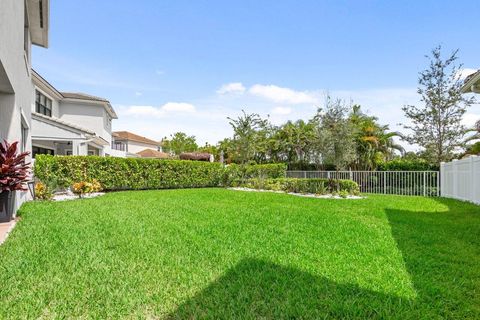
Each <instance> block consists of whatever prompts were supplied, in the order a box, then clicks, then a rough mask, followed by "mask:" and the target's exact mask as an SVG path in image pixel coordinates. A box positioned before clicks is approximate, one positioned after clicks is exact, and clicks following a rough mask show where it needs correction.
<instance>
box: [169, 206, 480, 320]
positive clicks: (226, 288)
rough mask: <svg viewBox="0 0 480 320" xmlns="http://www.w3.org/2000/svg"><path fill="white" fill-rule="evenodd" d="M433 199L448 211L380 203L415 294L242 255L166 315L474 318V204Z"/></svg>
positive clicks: (478, 313) (478, 229) (478, 296)
mask: <svg viewBox="0 0 480 320" xmlns="http://www.w3.org/2000/svg"><path fill="white" fill-rule="evenodd" d="M438 201H439V202H440V203H441V204H443V205H444V206H445V207H448V211H444V212H412V211H403V210H393V209H389V210H387V211H386V215H387V217H388V220H389V223H390V225H391V229H392V235H393V237H394V239H395V241H396V243H397V245H398V247H399V249H400V250H401V252H402V255H403V259H404V262H405V265H406V268H407V270H408V272H409V273H410V276H411V278H412V281H413V283H414V287H415V290H416V293H417V298H416V299H415V300H407V299H405V298H400V297H397V296H392V295H387V294H383V293H380V292H374V291H370V290H366V289H363V288H360V287H358V286H356V285H352V284H343V283H337V282H334V281H332V280H329V279H327V278H324V277H319V276H315V275H312V274H309V273H306V272H303V271H300V270H297V269H294V268H290V267H285V266H280V265H277V264H273V263H271V262H268V261H262V260H258V259H244V260H242V261H241V262H239V263H238V264H237V265H236V266H235V267H234V268H232V269H230V270H229V271H227V272H226V274H225V275H223V276H222V277H220V278H219V279H217V280H216V281H215V282H213V283H212V284H210V285H209V286H208V287H207V288H205V289H204V290H203V291H201V292H199V293H198V294H197V295H196V296H194V297H192V298H191V299H189V300H187V301H185V302H184V303H182V304H181V305H180V306H179V307H178V308H177V309H176V311H175V312H173V313H172V314H170V315H169V317H168V318H172V319H234V318H242V319H244V318H246V319H252V318H266V319H286V318H289V319H292V318H301V319H322V318H344V319H366V318H368V319H371V318H378V319H385V318H388V319H392V318H394V319H440V318H444V319H459V318H461V319H479V318H480V307H479V305H480V303H479V301H480V293H479V292H480V290H479V289H480V288H479V286H480V268H479V267H478V266H479V265H480V264H479V263H480V258H479V256H480V252H479V248H480V240H479V238H480V219H479V218H480V211H479V210H478V209H479V207H478V206H473V205H470V204H463V203H460V202H455V201H451V200H445V199H438Z"/></svg>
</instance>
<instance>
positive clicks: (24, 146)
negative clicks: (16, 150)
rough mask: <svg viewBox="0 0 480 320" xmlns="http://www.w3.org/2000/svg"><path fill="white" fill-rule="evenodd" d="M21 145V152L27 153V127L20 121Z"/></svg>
mask: <svg viewBox="0 0 480 320" xmlns="http://www.w3.org/2000/svg"><path fill="white" fill-rule="evenodd" d="M21 126H22V142H21V143H22V145H21V151H22V152H25V151H27V140H28V127H27V126H26V125H25V124H24V123H23V121H22V124H21Z"/></svg>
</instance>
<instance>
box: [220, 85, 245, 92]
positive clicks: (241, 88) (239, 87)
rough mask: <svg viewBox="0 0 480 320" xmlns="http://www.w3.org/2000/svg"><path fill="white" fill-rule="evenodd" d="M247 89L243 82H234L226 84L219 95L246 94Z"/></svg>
mask: <svg viewBox="0 0 480 320" xmlns="http://www.w3.org/2000/svg"><path fill="white" fill-rule="evenodd" d="M245 90H246V89H245V87H244V86H243V84H242V83H241V82H232V83H227V84H224V85H223V86H221V87H220V89H218V90H217V93H218V94H229V93H238V94H242V93H244V92H245Z"/></svg>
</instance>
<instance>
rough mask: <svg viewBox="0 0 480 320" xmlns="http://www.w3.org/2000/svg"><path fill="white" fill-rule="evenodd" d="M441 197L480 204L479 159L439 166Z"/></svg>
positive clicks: (457, 161)
mask: <svg viewBox="0 0 480 320" xmlns="http://www.w3.org/2000/svg"><path fill="white" fill-rule="evenodd" d="M440 172H441V177H442V179H441V189H442V197H447V198H455V199H459V200H465V201H471V202H474V203H477V204H480V157H476V156H472V157H469V158H467V159H462V160H454V161H452V162H448V163H442V164H441V165H440Z"/></svg>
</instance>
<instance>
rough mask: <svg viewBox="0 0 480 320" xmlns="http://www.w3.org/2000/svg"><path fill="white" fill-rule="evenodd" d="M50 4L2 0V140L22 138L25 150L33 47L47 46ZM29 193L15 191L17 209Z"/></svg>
mask: <svg viewBox="0 0 480 320" xmlns="http://www.w3.org/2000/svg"><path fill="white" fill-rule="evenodd" d="M49 5H50V2H49V0H42V1H40V0H25V1H22V0H0V139H2V140H3V139H5V140H7V141H9V142H13V141H19V142H20V149H21V150H22V151H31V142H30V135H31V107H30V106H31V104H32V90H33V89H32V79H31V51H32V50H31V46H32V44H35V45H37V46H40V47H44V48H47V47H48V29H49ZM27 161H30V159H28V160H27ZM28 195H29V193H28V192H16V199H15V206H14V211H15V210H16V208H18V207H19V206H20V205H21V204H22V203H23V201H25V200H26V199H27V198H28Z"/></svg>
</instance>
